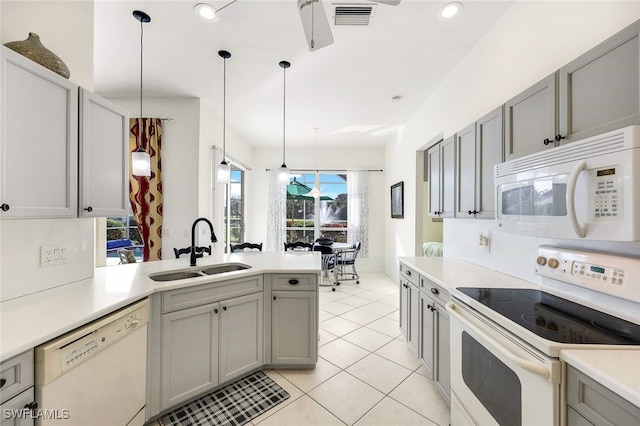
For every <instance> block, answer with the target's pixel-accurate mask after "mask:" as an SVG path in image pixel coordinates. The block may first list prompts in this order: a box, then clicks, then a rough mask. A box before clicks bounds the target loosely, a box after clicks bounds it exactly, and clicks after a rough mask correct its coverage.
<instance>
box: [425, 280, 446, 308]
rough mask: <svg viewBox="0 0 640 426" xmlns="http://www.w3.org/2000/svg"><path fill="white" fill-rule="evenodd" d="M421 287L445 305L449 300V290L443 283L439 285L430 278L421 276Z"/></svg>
mask: <svg viewBox="0 0 640 426" xmlns="http://www.w3.org/2000/svg"><path fill="white" fill-rule="evenodd" d="M420 289H421V290H422V291H424V292H426V293H428V294H429V295H431V297H432V298H434V299H435V300H437V301H440V303H442V304H443V305H446V304H447V302H448V301H449V299H450V297H449V292H448V291H447V290H445V289H444V288H443V287H442V286H441V285H438V284H436V283H434V282H433V281H431V280H430V279H428V278H425V277H422V276H421V277H420Z"/></svg>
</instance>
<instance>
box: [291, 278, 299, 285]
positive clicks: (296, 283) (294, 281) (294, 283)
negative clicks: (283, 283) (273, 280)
mask: <svg viewBox="0 0 640 426" xmlns="http://www.w3.org/2000/svg"><path fill="white" fill-rule="evenodd" d="M299 282H300V281H298V280H295V279H293V280H289V284H291V285H298V283H299Z"/></svg>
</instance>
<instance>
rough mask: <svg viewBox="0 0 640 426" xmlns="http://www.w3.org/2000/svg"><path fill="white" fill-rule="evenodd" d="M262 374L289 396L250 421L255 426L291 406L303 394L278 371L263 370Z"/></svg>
mask: <svg viewBox="0 0 640 426" xmlns="http://www.w3.org/2000/svg"><path fill="white" fill-rule="evenodd" d="M263 372H264V373H265V374H266V375H267V376H269V377H270V378H271V380H273V381H274V382H276V383H277V384H278V385H279V386H280V387H281V388H282V389H284V390H286V391H287V393H288V394H289V398H288V399H286V400H284V401H282V402H281V403H280V404H278V405H276V406H275V407H273V408H272V409H270V410H269V411H267V412H265V413H262V414H261V415H259V416H258V417H256V418H255V419H253V420H251V422H252V423H255V424H257V423H259V422H261V421H262V420H264V419H266V418H267V417H269V416H271V415H273V414H274V413H276V412H278V411H280V410H282V409H283V408H284V407H286V406H287V405H289V404H291V403H292V402H294V401H295V400H296V399H298V398H300V397H302V396H304V393H303V392H302V391H301V390H300V389H299V388H298V387H297V386H295V385H294V384H293V383H291V382H290V381H288V380H287V379H286V378H285V377H284V376H282V375H281V374H280V373H279V372H278V371H276V370H264V371H263Z"/></svg>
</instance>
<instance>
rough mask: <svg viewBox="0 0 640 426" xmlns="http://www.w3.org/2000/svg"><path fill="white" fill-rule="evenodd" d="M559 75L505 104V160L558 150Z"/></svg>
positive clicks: (554, 75)
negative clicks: (547, 150) (556, 148)
mask: <svg viewBox="0 0 640 426" xmlns="http://www.w3.org/2000/svg"><path fill="white" fill-rule="evenodd" d="M556 81H557V73H555V72H554V73H553V74H551V75H550V76H548V77H546V78H544V79H542V80H541V81H539V82H537V83H536V84H534V85H533V86H531V87H529V88H528V89H527V90H525V91H524V92H522V93H520V94H518V95H517V96H515V97H513V98H512V99H510V100H508V101H507V102H506V103H505V104H504V120H505V155H504V156H505V159H507V160H511V159H513V158H516V157H522V156H523V155H527V154H532V153H534V152H538V151H542V150H543V149H545V148H553V147H554V146H556V141H555V135H556V134H557V131H556V127H557V125H556V121H557V113H556V111H557V101H556V99H557V84H556Z"/></svg>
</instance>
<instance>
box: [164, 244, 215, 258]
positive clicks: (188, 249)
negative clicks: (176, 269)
mask: <svg viewBox="0 0 640 426" xmlns="http://www.w3.org/2000/svg"><path fill="white" fill-rule="evenodd" d="M205 253H207V254H209V255H210V254H211V246H207V247H196V257H202V256H203V255H204V254H205ZM173 254H175V255H176V259H178V258H179V257H180V256H182V255H183V254H191V246H189V247H185V248H180V249H178V248H175V247H174V248H173Z"/></svg>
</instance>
